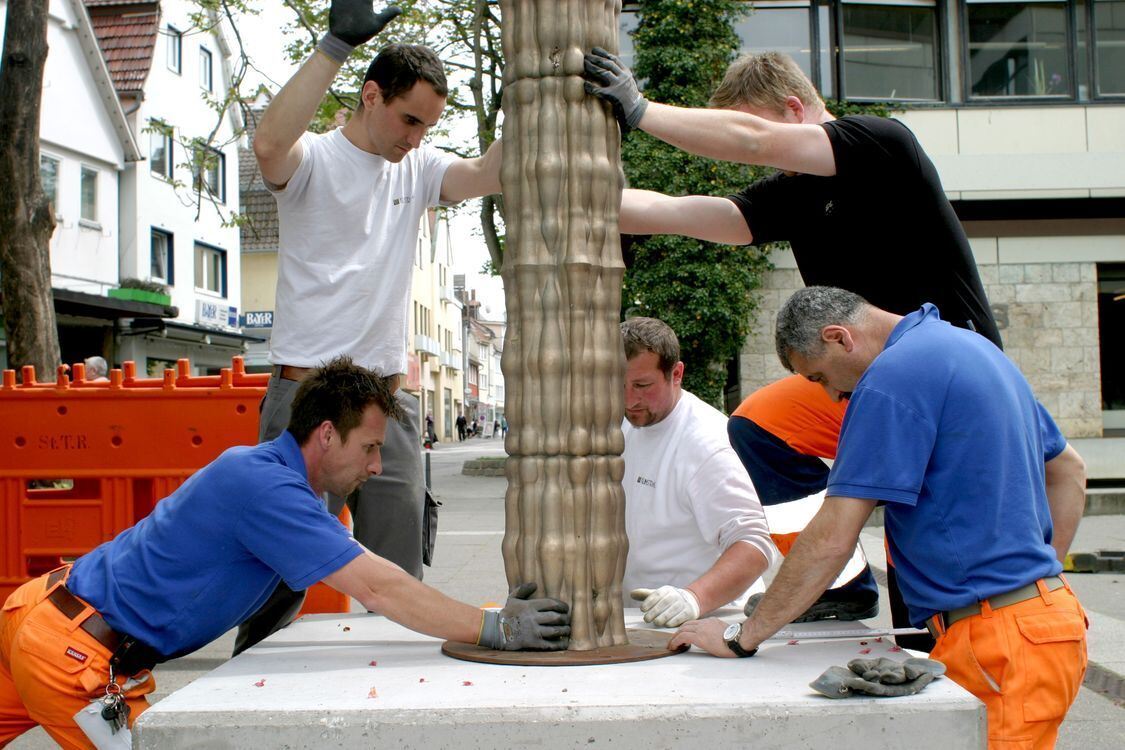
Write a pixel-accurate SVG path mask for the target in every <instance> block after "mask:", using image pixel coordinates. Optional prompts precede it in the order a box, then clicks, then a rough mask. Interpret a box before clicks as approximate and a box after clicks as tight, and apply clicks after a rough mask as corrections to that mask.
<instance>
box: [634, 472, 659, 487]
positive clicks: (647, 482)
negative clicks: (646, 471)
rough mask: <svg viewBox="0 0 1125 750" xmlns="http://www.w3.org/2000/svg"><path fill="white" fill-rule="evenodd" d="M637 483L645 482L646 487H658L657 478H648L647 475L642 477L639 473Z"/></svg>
mask: <svg viewBox="0 0 1125 750" xmlns="http://www.w3.org/2000/svg"><path fill="white" fill-rule="evenodd" d="M637 484H643V485H644V486H645V487H652V488H653V489H656V480H655V479H648V478H646V477H642V476H641V475H639V474H638V475H637Z"/></svg>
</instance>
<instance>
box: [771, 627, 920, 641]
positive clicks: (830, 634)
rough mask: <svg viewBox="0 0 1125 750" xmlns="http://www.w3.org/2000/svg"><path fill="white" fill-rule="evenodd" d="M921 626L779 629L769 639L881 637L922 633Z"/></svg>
mask: <svg viewBox="0 0 1125 750" xmlns="http://www.w3.org/2000/svg"><path fill="white" fill-rule="evenodd" d="M924 633H929V631H928V630H923V629H920V628H854V629H852V630H779V631H777V632H776V633H774V634H773V635H771V636H770V637H769V638H767V639H766V640H767V641H798V640H799V641H828V640H837V639H845V638H881V637H883V636H887V635H922V634H924Z"/></svg>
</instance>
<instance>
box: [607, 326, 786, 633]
mask: <svg viewBox="0 0 1125 750" xmlns="http://www.w3.org/2000/svg"><path fill="white" fill-rule="evenodd" d="M621 333H622V337H623V339H624V342H625V357H626V360H627V364H626V370H625V424H624V425H623V426H622V429H623V430H624V433H625V478H624V480H623V484H624V487H625V530H626V533H627V534H628V536H629V557H628V559H627V560H626V563H625V580H624V583H623V590H624V591H626V592H629V595H630V596H631V597H632V599H634V600H636V601H639V602H640V606H641V610H642V611H643V612H644V613H645V620H646V621H647V622H651V623H653V624H654V625H657V626H660V627H675V626H677V625H680V624H682V623H685V622H687V621H688V620H694V619H697V618H699V617H700V616H701V615H702V614H704V613H706V612H710V611H712V610H714V609H717V608H718V607H721V606H723V605H725V604H727V603H729V602H733V601H738V600H740V599H741V598H742V597H743V596H744V595H745V594H747V593H750V591H751V587H753V589H752V590H754V591H763V590H764V586H762V585H761V583H760V582H759V578H760V577H761V575H762V573H764V572H765V571H766V569H767V568H769V566H770V565H771V564H772V563H773V562H774V560H775V559H776V556H777V548H776V547H775V546H774V544H773V541H772V540H771V539H770V535H769V528H768V526H767V525H766V516H765V512H764V511H763V510H762V504H761V502H760V501H759V500H758V493H757V492H756V491H755V490H754V485H753V484H751V482H750V478H749V476H747V474H746V470H745V469H744V468H743V467H742V464H741V462H740V461H739V460H738V456H737V455H736V454H735V452H734V450H733V449H732V448H731V446H730V442H729V440H728V438H727V428H726V424H727V418H726V416H724V415H723V414H722V413H721V412H719V411H718V410H717V409H715V408H713V407H711V406H709V405H707V404H705V403H704V402H702V401H700V400H699V399H698V398H696V397H695V396H694V395H692V394H691V393H689V392H687V391H685V390H683V388H682V387H681V381H682V380H683V375H684V363H683V362H681V361H680V342H679V340H678V339H677V338H676V334H675V332H674V331H673V330H672V329H671V328H669V327H668V325H667V324H665V323H664V322H662V321H659V320H656V319H655V318H630V319H629V320H626V321H625V322H624V323H622V324H621ZM755 584H756V585H755Z"/></svg>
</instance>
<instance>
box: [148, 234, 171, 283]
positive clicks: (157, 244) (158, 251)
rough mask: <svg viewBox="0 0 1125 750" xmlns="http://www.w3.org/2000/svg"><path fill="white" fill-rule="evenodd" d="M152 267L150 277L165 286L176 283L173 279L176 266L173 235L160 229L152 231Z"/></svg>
mask: <svg viewBox="0 0 1125 750" xmlns="http://www.w3.org/2000/svg"><path fill="white" fill-rule="evenodd" d="M150 256H151V267H150V269H149V275H150V276H152V278H153V279H154V280H156V281H160V282H163V283H165V284H169V285H171V284H174V283H176V282H175V280H174V279H173V274H174V273H175V271H174V269H175V264H174V263H173V256H172V235H171V234H170V233H169V232H164V231H162V230H160V229H153V230H152V241H151V251H150Z"/></svg>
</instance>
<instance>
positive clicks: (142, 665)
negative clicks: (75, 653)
mask: <svg viewBox="0 0 1125 750" xmlns="http://www.w3.org/2000/svg"><path fill="white" fill-rule="evenodd" d="M69 571H70V568H69V566H68V567H65V568H59V569H58V570H55V571H52V572H51V573H50V575H48V576H47V588H48V589H51V587H52V586H54V588H53V589H51V593H50V594H48V595H47V599H48V600H49V601H50V602H51V604H53V605H55V607H56V608H57V609H58V610H59V611H60V612H62V613H63V615H65V616H66V617H67V618H68V619H71V620H73V619H74V618H76V617H79V616H81V615H82V613H84V612H89V613H90V614H89V616H88V617H87V618H86V619H85V620H83V621H82V622H81V624H79V626H78V627H80V628H82V629H83V630H85V631H86V632H87V633H89V634H90V637H92V638H93V639H94V640H95V641H97V642H98V643H100V644H102V645H103V646H105V647H106V648H107V649H109V651H110V654H111V656H110V659H109V663H110V665H111V666H112V667H113V671H114V672H116V673H117V674H119V675H125V676H130V675H134V674H136V673H137V672H143V671H145V670H146V669H152V668H153V667H155V666H156V665H157V664H160V663H161V662H164V661H166V660H167V658H166V657H165V656H164V655H162V654H161V653H160V652H159V651H157V650H156V649H154V648H153V647H152V646H149V645H148V644H147V643H144V642H142V641H139V640H137V639H136V638H134V637H133V636H131V635H125V634H123V633H118V632H117V631H116V630H114V629H113V628H111V627H110V626H109V623H107V622H106V621H105V618H104V617H102V616H101V614H99V613H98V612H97V611H96V610H93V608H91V607H90V606H89V605H87V604H86V602H84V601H82V600H81V599H79V598H78V597H77V596H75V595H74V594H72V593H71V592H70V589H68V588H67V587H66V584H65V583H61V581H63V580H65V578H66V575H67V573H68V572H69ZM56 583H58V584H59V585H57V586H55V584H56Z"/></svg>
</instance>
